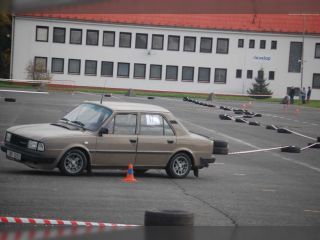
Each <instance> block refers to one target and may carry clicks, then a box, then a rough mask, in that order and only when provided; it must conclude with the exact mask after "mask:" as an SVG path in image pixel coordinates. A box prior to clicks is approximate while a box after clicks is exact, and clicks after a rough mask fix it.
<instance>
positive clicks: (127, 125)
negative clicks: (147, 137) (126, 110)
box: [108, 114, 137, 135]
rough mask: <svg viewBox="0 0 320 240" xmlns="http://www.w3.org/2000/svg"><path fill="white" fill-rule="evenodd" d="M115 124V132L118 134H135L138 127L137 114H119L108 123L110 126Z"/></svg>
mask: <svg viewBox="0 0 320 240" xmlns="http://www.w3.org/2000/svg"><path fill="white" fill-rule="evenodd" d="M112 125H113V134H116V135H135V134H136V127H137V115H136V114H118V115H116V116H115V117H114V119H113V120H112V121H111V122H110V123H109V124H108V129H109V126H110V128H111V127H112Z"/></svg>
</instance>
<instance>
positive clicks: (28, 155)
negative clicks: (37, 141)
mask: <svg viewBox="0 0 320 240" xmlns="http://www.w3.org/2000/svg"><path fill="white" fill-rule="evenodd" d="M7 150H10V151H13V152H16V153H20V154H21V160H15V159H13V158H10V157H8V156H6V157H7V159H9V160H13V161H17V162H21V163H26V164H28V163H31V164H35V165H37V164H53V163H54V162H55V158H50V157H45V156H43V153H40V152H39V153H37V152H31V151H29V150H24V149H20V148H16V147H14V146H9V145H7V144H6V145H1V151H3V152H5V153H6V152H7Z"/></svg>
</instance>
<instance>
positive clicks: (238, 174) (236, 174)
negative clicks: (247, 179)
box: [233, 173, 245, 176]
mask: <svg viewBox="0 0 320 240" xmlns="http://www.w3.org/2000/svg"><path fill="white" fill-rule="evenodd" d="M233 175H234V176H245V174H244V173H234V174H233Z"/></svg>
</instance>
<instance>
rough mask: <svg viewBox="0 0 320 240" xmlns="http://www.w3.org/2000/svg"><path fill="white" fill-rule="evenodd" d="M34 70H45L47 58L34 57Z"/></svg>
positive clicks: (39, 71)
mask: <svg viewBox="0 0 320 240" xmlns="http://www.w3.org/2000/svg"><path fill="white" fill-rule="evenodd" d="M33 67H34V71H35V72H38V73H41V72H42V73H43V72H47V58H46V57H35V58H34V66H33Z"/></svg>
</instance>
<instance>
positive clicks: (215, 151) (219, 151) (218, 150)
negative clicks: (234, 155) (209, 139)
mask: <svg viewBox="0 0 320 240" xmlns="http://www.w3.org/2000/svg"><path fill="white" fill-rule="evenodd" d="M228 153H229V149H228V148H225V147H214V148H213V154H220V155H228Z"/></svg>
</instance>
